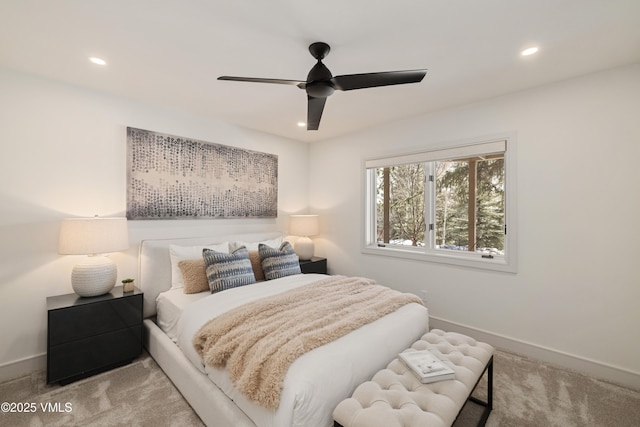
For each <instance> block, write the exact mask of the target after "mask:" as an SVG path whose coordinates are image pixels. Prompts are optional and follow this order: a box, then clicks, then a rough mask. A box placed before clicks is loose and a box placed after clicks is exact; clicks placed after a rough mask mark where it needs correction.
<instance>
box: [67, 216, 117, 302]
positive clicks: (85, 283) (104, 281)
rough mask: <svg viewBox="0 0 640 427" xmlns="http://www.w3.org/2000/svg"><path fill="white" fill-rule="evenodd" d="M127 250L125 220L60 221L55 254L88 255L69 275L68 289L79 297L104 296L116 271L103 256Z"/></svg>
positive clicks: (72, 219) (114, 282)
mask: <svg viewBox="0 0 640 427" xmlns="http://www.w3.org/2000/svg"><path fill="white" fill-rule="evenodd" d="M128 247H129V233H128V231H127V219H126V218H98V217H94V218H70V219H65V220H63V221H62V224H61V227H60V240H59V241H58V252H59V253H61V254H64V255H90V256H89V257H86V258H85V260H84V261H83V262H81V263H79V264H77V265H76V266H75V267H74V268H73V271H72V273H71V286H72V287H73V290H74V291H75V292H76V293H77V294H78V295H80V296H81V297H93V296H98V295H103V294H106V293H107V292H110V291H111V289H113V287H114V286H115V284H116V278H117V276H118V270H117V268H116V265H115V263H114V262H113V261H112V260H110V259H109V258H107V257H106V256H99V255H97V254H105V253H109V252H116V251H122V250H125V249H127V248H128Z"/></svg>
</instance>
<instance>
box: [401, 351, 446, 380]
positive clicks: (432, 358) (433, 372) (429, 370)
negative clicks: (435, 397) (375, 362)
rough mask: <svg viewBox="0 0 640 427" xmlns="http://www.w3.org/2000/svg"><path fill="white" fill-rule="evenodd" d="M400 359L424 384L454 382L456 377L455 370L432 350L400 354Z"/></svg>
mask: <svg viewBox="0 0 640 427" xmlns="http://www.w3.org/2000/svg"><path fill="white" fill-rule="evenodd" d="M398 357H400V360H402V361H403V362H404V364H405V365H407V367H408V368H409V369H411V371H412V372H413V373H414V374H415V375H416V376H417V377H418V379H419V380H420V382H422V383H423V384H429V383H433V382H436V381H444V380H452V379H454V378H455V377H456V373H455V372H454V370H453V369H451V368H450V367H449V366H447V365H446V364H445V363H444V362H443V361H442V360H440V359H439V358H438V357H437V356H436V355H435V354H434V353H433V352H431V351H430V350H417V351H407V352H404V353H400V354H399V355H398Z"/></svg>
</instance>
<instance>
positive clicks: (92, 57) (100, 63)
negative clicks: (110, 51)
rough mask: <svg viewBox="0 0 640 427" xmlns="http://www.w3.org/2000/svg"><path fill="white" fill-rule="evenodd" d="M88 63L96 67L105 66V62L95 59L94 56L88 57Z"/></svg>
mask: <svg viewBox="0 0 640 427" xmlns="http://www.w3.org/2000/svg"><path fill="white" fill-rule="evenodd" d="M89 61H91V62H93V63H94V64H98V65H107V61H105V60H104V59H102V58H96V57H95V56H91V57H89Z"/></svg>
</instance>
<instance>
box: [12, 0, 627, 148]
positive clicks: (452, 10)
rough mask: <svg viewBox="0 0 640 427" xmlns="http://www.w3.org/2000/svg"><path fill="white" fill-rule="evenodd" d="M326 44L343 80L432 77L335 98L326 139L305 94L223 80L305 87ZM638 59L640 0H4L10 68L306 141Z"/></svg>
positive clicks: (325, 126)
mask: <svg viewBox="0 0 640 427" xmlns="http://www.w3.org/2000/svg"><path fill="white" fill-rule="evenodd" d="M315 41H324V42H326V43H328V44H330V45H331V53H330V54H329V55H328V57H327V58H326V59H325V60H324V63H325V64H326V65H327V67H328V68H329V69H330V70H331V71H332V73H333V74H334V75H340V74H354V73H363V72H375V71H393V70H405V69H417V68H428V69H429V72H428V73H427V76H426V77H425V79H424V80H423V81H422V82H421V83H418V84H410V85H400V86H391V87H383V88H372V89H364V90H357V91H350V92H336V93H335V94H334V95H332V96H331V97H330V98H329V99H328V100H327V104H326V108H325V111H324V115H323V118H322V122H321V123H320V129H319V130H318V131H307V130H306V129H304V128H300V127H298V126H297V125H296V124H297V122H298V121H304V120H305V119H306V94H305V92H304V91H302V90H300V89H298V88H296V87H295V86H284V85H269V84H257V83H239V82H230V81H218V80H216V78H217V77H218V76H221V75H234V76H244V77H265V78H281V79H292V80H304V79H306V76H307V73H308V71H309V69H310V68H311V67H312V66H313V65H314V63H315V60H314V59H313V58H312V57H311V55H310V54H309V52H308V50H307V47H308V45H309V44H311V43H312V42H315ZM534 45H535V46H539V48H540V51H539V53H537V54H536V55H533V56H530V57H521V56H520V55H519V52H520V51H521V50H522V49H524V48H526V47H530V46H534ZM89 56H98V57H101V58H104V59H105V60H106V61H107V62H108V64H107V65H106V66H104V67H100V66H97V65H94V64H92V63H90V62H88V60H87V57H89ZM638 62H640V0H393V1H389V0H386V1H381V0H323V1H310V0H229V1H223V0H74V1H72V0H56V1H51V0H0V67H6V68H9V69H14V70H18V71H22V72H26V73H30V74H35V75H39V76H44V77H47V78H52V79H55V80H60V81H63V82H68V83H72V84H74V85H78V86H81V87H86V88H91V89H94V90H97V91H101V92H107V93H111V94H114V95H117V96H122V97H127V98H131V99H134V100H139V101H143V102H147V103H153V104H159V105H162V106H167V107H171V108H175V109H180V110H186V111H189V112H192V113H195V114H198V115H202V116H205V117H211V118H212V119H215V120H222V121H226V122H230V123H234V124H237V125H240V126H243V127H247V128H251V129H256V130H260V131H263V132H267V133H271V134H275V135H281V136H284V137H287V138H292V139H295V140H300V141H318V140H322V139H326V138H331V137H335V136H338V135H343V134H346V133H349V132H353V131H357V130H358V129H362V128H366V127H369V126H372V125H375V124H379V123H382V122H386V121H394V120H398V119H401V118H403V117H408V116H413V115H418V114H422V113H425V112H429V111H434V110H438V109H442V108H447V107H452V106H455V105H461V104H466V103H469V102H474V101H478V100H482V99H486V98H490V97H495V96H499V95H502V94H505V93H509V92H514V91H519V90H523V89H526V88H530V87H534V86H538V85H542V84H545V83H549V82H553V81H558V80H562V79H566V78H571V77H574V76H577V75H581V74H585V73H590V72H593V71H597V70H602V69H606V68H611V67H615V66H619V65H623V64H631V63H638Z"/></svg>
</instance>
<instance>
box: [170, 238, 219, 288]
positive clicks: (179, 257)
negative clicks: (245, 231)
mask: <svg viewBox="0 0 640 427" xmlns="http://www.w3.org/2000/svg"><path fill="white" fill-rule="evenodd" d="M205 248H206V249H213V250H214V251H216V252H224V253H226V254H228V253H229V242H222V243H217V244H215V245H207V246H178V245H169V257H171V289H179V288H183V287H184V279H183V278H182V272H181V271H180V267H179V266H178V263H179V262H180V261H183V260H188V259H201V258H202V250H203V249H205Z"/></svg>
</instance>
